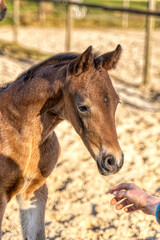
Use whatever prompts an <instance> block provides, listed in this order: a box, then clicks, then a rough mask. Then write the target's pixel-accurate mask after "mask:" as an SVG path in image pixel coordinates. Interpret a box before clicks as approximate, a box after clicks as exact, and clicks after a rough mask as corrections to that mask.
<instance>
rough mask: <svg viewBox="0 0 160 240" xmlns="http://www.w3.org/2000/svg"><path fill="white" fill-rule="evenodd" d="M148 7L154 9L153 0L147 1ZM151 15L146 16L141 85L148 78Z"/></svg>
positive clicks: (151, 27)
mask: <svg viewBox="0 0 160 240" xmlns="http://www.w3.org/2000/svg"><path fill="white" fill-rule="evenodd" d="M148 9H149V10H150V11H153V10H155V0H149V1H148ZM153 24H154V22H153V17H151V16H147V17H146V37H145V53H144V59H145V63H144V78H143V85H146V84H148V83H149V79H150V65H151V36H152V30H153Z"/></svg>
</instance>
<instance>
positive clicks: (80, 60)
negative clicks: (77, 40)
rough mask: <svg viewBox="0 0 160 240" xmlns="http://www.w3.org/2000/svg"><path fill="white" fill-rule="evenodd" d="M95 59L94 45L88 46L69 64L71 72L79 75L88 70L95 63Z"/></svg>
mask: <svg viewBox="0 0 160 240" xmlns="http://www.w3.org/2000/svg"><path fill="white" fill-rule="evenodd" d="M93 62H94V59H93V55H92V46H90V47H88V48H87V49H86V51H85V52H83V53H82V54H81V55H80V56H78V57H77V58H76V59H75V60H73V61H72V62H71V63H70V65H69V72H70V73H71V74H74V75H79V74H81V73H82V72H85V71H87V70H88V68H89V67H90V66H91V65H93Z"/></svg>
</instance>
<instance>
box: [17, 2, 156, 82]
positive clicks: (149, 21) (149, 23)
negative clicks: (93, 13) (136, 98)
mask: <svg viewBox="0 0 160 240" xmlns="http://www.w3.org/2000/svg"><path fill="white" fill-rule="evenodd" d="M19 1H20V0H13V2H14V15H13V16H14V39H15V41H16V40H17V32H18V30H17V29H18V22H19V11H18V9H19ZM35 1H38V2H39V3H40V9H41V20H42V23H43V20H44V18H45V16H44V12H43V10H44V3H45V2H53V3H54V4H63V5H64V4H65V5H66V6H67V13H66V39H65V50H66V51H70V48H71V38H72V25H73V24H72V23H73V14H72V7H73V6H83V7H88V8H96V9H102V10H105V11H117V12H122V13H123V17H122V19H123V25H124V27H127V21H128V14H138V15H144V16H146V35H145V54H144V78H143V84H144V85H145V84H147V83H148V82H149V78H150V72H149V69H150V68H149V65H150V61H151V60H150V59H151V54H150V52H151V34H152V31H153V21H154V19H153V17H160V12H158V11H155V0H148V1H147V0H141V1H147V2H148V10H141V9H133V8H129V1H131V0H124V2H125V4H124V5H123V7H115V6H106V5H97V4H89V3H81V2H76V1H73V0H70V1H67V0H62V1H61V0H35ZM132 1H133V0H132Z"/></svg>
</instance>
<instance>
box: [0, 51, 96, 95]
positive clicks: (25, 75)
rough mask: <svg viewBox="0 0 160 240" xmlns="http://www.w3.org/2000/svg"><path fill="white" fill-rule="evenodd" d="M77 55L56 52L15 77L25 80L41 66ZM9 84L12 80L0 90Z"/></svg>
mask: <svg viewBox="0 0 160 240" xmlns="http://www.w3.org/2000/svg"><path fill="white" fill-rule="evenodd" d="M98 55H99V54H97V53H95V54H94V58H96V57H97V56H98ZM78 56H80V54H78V53H60V54H57V55H55V56H52V57H50V58H48V59H46V60H44V61H43V62H40V63H38V64H36V65H34V66H32V67H31V68H29V69H28V70H26V71H25V72H23V73H22V74H20V75H19V77H18V78H17V79H22V78H23V81H24V82H26V81H28V80H29V79H31V77H32V76H33V74H34V73H35V72H36V71H38V70H40V69H41V68H42V67H45V66H49V65H60V64H65V63H67V62H69V61H71V60H73V59H75V58H77V57H78ZM10 84H12V82H11V83H7V85H5V86H4V87H1V88H0V90H3V89H6V88H8V87H9V86H10Z"/></svg>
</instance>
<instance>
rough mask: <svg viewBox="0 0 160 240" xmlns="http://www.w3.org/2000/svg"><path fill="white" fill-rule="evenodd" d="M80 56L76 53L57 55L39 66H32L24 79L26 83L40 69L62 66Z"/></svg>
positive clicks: (25, 73)
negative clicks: (49, 66)
mask: <svg viewBox="0 0 160 240" xmlns="http://www.w3.org/2000/svg"><path fill="white" fill-rule="evenodd" d="M79 55H80V54H76V53H61V54H57V55H55V56H52V57H50V58H48V59H46V60H44V61H43V62H40V63H39V64H36V65H34V66H32V67H31V68H29V69H28V70H27V71H25V72H24V73H23V74H22V75H21V76H19V77H20V78H21V77H24V82H25V81H27V80H29V79H30V78H31V77H32V75H33V74H34V73H35V72H36V71H38V70H39V69H41V68H42V67H45V66H48V65H54V64H62V63H66V62H68V61H70V60H73V59H75V58H76V57H78V56H79Z"/></svg>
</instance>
